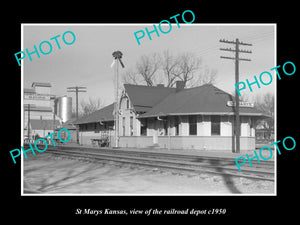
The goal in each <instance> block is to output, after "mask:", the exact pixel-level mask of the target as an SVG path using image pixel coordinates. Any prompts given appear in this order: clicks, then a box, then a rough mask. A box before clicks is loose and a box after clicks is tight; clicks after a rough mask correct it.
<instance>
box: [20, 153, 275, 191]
mask: <svg viewBox="0 0 300 225" xmlns="http://www.w3.org/2000/svg"><path fill="white" fill-rule="evenodd" d="M23 160H24V161H23V165H24V168H23V169H24V176H23V178H24V194H32V193H40V194H46V195H48V194H49V195H52V194H55V195H57V194H62V195H66V194H67V195H70V194H75V195H76V194H90V195H93V194H95V195H97V194H98V195H115V194H117V195H123V194H124V195H153V194H154V195H176V194H178V195H228V194H229V195H230V194H236V195H239V194H255V195H256V194H258V195H260V194H262V195H268V194H274V182H271V181H254V180H249V179H246V178H237V177H224V176H219V175H212V174H180V173H179V172H177V171H163V170H162V169H157V168H146V167H145V168H144V167H141V166H133V165H132V166H131V165H130V166H129V165H116V164H114V163H107V164H101V163H94V162H87V161H80V160H74V159H67V158H61V157H54V156H51V155H50V154H46V153H43V154H38V155H36V156H31V157H28V158H27V159H23Z"/></svg>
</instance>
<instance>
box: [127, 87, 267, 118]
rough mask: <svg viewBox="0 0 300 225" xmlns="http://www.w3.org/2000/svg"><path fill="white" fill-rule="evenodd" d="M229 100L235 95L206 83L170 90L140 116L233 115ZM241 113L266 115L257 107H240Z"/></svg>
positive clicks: (232, 99) (233, 108)
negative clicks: (228, 103)
mask: <svg viewBox="0 0 300 225" xmlns="http://www.w3.org/2000/svg"><path fill="white" fill-rule="evenodd" d="M135 94H138V93H135ZM129 95H130V93H129ZM130 99H132V96H130ZM228 101H234V97H233V96H232V95H230V94H229V93H227V92H225V91H223V90H221V89H219V88H217V87H215V86H214V85H212V84H205V85H202V86H199V87H195V88H187V89H182V90H180V91H174V90H173V91H170V92H169V94H167V95H166V96H165V97H162V99H161V101H159V102H158V103H157V104H155V105H154V106H153V107H152V108H151V109H149V110H148V111H147V112H146V113H144V114H141V115H140V116H139V117H140V118H146V117H157V116H169V115H193V114H202V115H233V114H235V112H234V110H235V107H232V106H228V105H227V102H228ZM240 115H249V116H265V115H264V114H263V113H262V112H261V111H259V110H258V109H256V108H255V107H240Z"/></svg>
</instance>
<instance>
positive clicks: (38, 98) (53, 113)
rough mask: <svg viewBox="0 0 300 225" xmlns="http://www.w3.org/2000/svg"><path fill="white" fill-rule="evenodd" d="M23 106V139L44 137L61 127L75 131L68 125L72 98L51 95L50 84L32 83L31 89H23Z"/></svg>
mask: <svg viewBox="0 0 300 225" xmlns="http://www.w3.org/2000/svg"><path fill="white" fill-rule="evenodd" d="M23 106H24V111H23V113H24V114H23V116H24V117H23V118H24V120H23V121H24V125H23V127H24V138H25V139H28V135H29V139H31V140H34V139H36V138H37V137H45V136H47V135H48V134H50V133H53V132H54V131H55V130H57V129H60V128H62V127H68V129H70V130H76V127H75V126H72V125H71V124H69V123H68V121H70V119H71V117H72V98H71V97H67V96H61V97H57V96H55V95H53V94H51V84H50V83H42V82H33V83H32V85H31V88H24V98H23ZM28 129H29V130H28ZM73 136H74V137H73ZM74 138H75V135H72V140H73V139H74Z"/></svg>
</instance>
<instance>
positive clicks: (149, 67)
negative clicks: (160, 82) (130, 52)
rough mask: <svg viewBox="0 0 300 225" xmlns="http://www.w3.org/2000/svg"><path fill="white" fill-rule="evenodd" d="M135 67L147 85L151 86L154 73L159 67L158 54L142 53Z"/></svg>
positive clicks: (153, 81) (153, 80) (153, 82)
mask: <svg viewBox="0 0 300 225" xmlns="http://www.w3.org/2000/svg"><path fill="white" fill-rule="evenodd" d="M136 69H137V72H138V74H140V75H141V76H142V77H143V80H144V82H146V84H147V86H153V85H154V84H155V73H156V71H157V70H158V69H159V57H158V54H156V53H154V54H152V55H150V56H146V55H143V56H142V57H141V60H140V61H139V62H138V63H137V64H136Z"/></svg>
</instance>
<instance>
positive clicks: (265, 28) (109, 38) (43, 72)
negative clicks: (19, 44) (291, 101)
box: [22, 23, 276, 107]
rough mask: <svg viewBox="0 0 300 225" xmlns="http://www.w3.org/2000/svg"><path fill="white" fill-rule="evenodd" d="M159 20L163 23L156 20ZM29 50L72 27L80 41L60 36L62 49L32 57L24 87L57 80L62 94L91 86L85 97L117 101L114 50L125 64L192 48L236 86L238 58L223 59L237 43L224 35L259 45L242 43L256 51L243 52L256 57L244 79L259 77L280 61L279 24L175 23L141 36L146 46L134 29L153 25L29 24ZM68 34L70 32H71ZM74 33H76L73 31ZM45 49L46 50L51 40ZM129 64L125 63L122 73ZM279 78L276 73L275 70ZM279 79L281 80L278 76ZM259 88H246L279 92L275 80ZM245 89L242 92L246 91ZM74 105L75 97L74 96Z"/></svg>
mask: <svg viewBox="0 0 300 225" xmlns="http://www.w3.org/2000/svg"><path fill="white" fill-rule="evenodd" d="M156 24H157V23H156ZM23 25H24V26H23V50H24V51H25V49H26V48H28V50H29V52H31V51H34V48H33V45H36V46H37V47H38V46H39V44H40V43H41V42H42V41H50V38H52V37H54V36H56V35H59V34H60V35H61V36H62V34H63V33H64V32H66V31H72V32H73V33H74V34H75V36H76V41H75V42H74V44H72V45H65V44H64V43H63V41H62V39H61V37H59V38H58V41H59V43H60V46H61V49H57V46H56V44H55V41H54V40H52V41H50V42H51V43H52V46H53V49H52V52H51V53H50V54H49V55H43V54H40V58H38V57H37V56H36V54H34V55H32V61H29V59H28V57H27V56H26V58H25V59H24V60H22V67H23V82H24V83H23V87H24V88H28V87H31V84H32V82H49V83H51V85H52V89H51V93H52V94H54V95H58V96H62V95H68V96H71V97H73V98H74V96H75V94H74V93H68V92H67V87H71V86H85V87H87V92H86V93H80V95H79V101H81V100H82V99H88V98H89V97H92V98H94V99H96V98H101V99H102V100H103V101H104V102H105V104H106V105H107V104H110V103H112V102H113V100H114V86H113V78H114V70H113V69H112V68H111V67H110V65H111V63H112V61H113V57H112V53H113V52H114V51H116V50H120V51H121V52H122V53H123V63H124V64H125V69H127V68H134V67H135V65H136V62H137V61H138V59H139V58H140V57H141V56H142V55H144V54H146V55H147V54H149V53H154V52H159V53H162V52H163V51H164V50H169V51H170V52H171V53H173V54H174V55H176V54H177V53H179V52H192V53H195V54H196V55H197V56H198V57H200V58H201V59H202V61H203V65H207V66H208V67H209V68H211V69H216V70H217V71H218V73H217V81H216V84H215V85H216V86H217V87H218V88H220V89H222V90H224V91H227V92H230V93H232V92H233V91H234V84H235V78H234V71H235V67H234V60H226V59H221V58H220V56H221V55H223V56H231V57H233V56H234V53H232V52H225V51H220V50H219V48H220V47H222V48H229V47H231V48H234V46H233V45H231V44H225V43H220V42H219V40H220V39H223V38H224V39H227V40H235V38H239V40H240V41H242V42H246V43H251V44H253V46H241V48H242V49H246V50H251V51H252V54H245V53H244V54H241V56H240V57H243V58H250V59H251V60H252V61H251V62H248V61H247V62H245V61H242V62H240V81H245V79H247V78H248V79H249V81H254V78H253V76H254V75H257V76H259V74H260V73H261V72H263V71H269V70H270V68H272V67H274V66H276V64H275V63H276V62H275V53H276V52H275V34H276V32H275V26H274V25H273V24H252V25H250V24H238V25H232V24H229V25H216V24H190V25H185V24H180V28H178V27H177V25H176V23H175V24H173V27H172V30H171V32H170V33H168V34H162V33H160V37H157V36H156V34H155V33H153V34H152V37H153V39H152V40H149V39H148V37H147V36H145V37H144V38H143V39H141V40H140V41H141V45H138V44H137V41H136V39H135V37H134V32H136V31H138V30H142V29H143V30H145V27H148V29H149V30H152V29H153V28H151V26H153V24H127V25H121V24H74V25H71V24H63V25H58V24H52V25H51V24H47V25H46V24H36V25H33V24H23ZM66 37H67V36H66ZM68 37H70V36H69V35H68ZM44 47H45V51H46V47H47V46H46V45H45V46H44ZM125 69H122V68H120V73H122V72H124V71H125ZM272 74H273V77H274V78H275V77H276V76H274V72H272ZM274 80H275V79H274ZM274 80H273V82H272V84H270V85H268V86H263V85H262V87H261V88H260V89H258V88H257V87H256V86H255V87H254V86H253V89H254V90H253V92H252V93H251V92H249V90H247V91H245V92H244V91H243V92H244V93H246V94H247V95H248V96H249V98H250V99H251V98H253V97H254V96H255V95H257V94H262V93H266V92H274V90H275V82H274ZM243 92H242V93H243ZM73 102H74V103H73V107H74V106H75V101H73Z"/></svg>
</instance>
